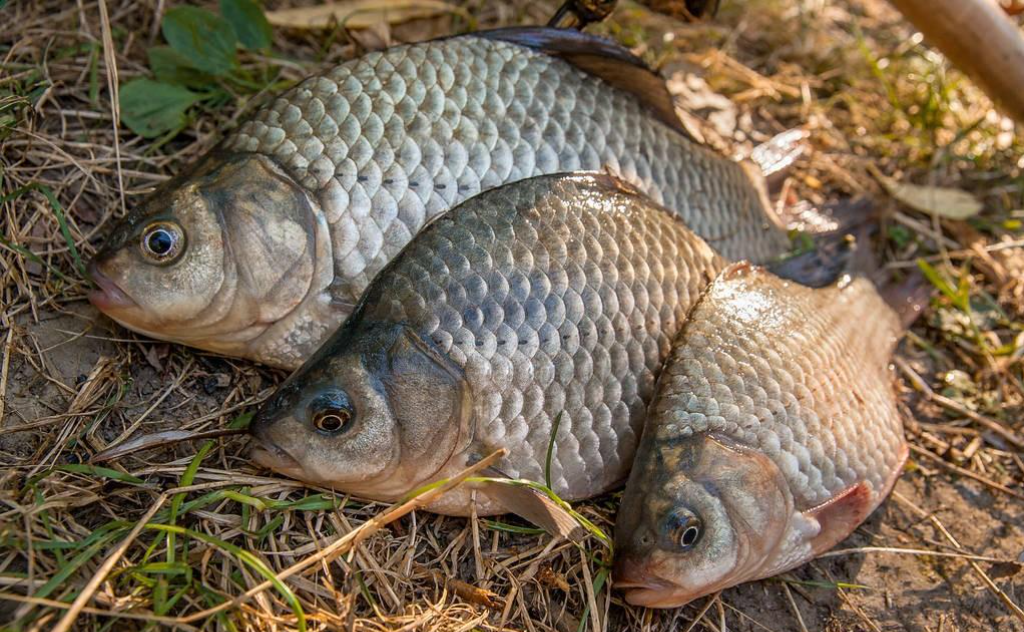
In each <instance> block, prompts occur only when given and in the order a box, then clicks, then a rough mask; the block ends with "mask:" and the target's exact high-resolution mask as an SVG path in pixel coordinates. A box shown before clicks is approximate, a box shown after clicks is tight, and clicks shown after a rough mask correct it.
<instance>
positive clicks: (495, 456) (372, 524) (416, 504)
mask: <svg viewBox="0 0 1024 632" xmlns="http://www.w3.org/2000/svg"><path fill="white" fill-rule="evenodd" d="M507 453H508V451H507V450H505V449H504V448H501V449H499V450H496V451H495V452H493V453H491V455H490V456H488V457H487V458H485V459H482V460H481V461H478V462H477V463H475V464H474V465H472V466H470V467H468V468H466V469H465V470H463V471H462V472H460V473H459V474H458V475H456V476H454V477H452V478H450V479H448V480H447V481H446V482H445V483H444V484H443V485H440V486H438V487H434V488H433V489H429V490H427V491H425V492H423V493H422V494H420V495H418V496H415V497H414V498H410V499H409V500H407V501H405V502H404V503H401V504H397V505H392V506H391V508H390V509H388V510H387V511H385V512H384V513H382V514H378V515H376V516H374V517H373V518H370V519H369V520H367V521H366V522H364V523H363V524H361V525H359V528H358V529H356V530H355V531H350V532H349V533H346V534H345V535H343V536H342V537H340V538H338V539H337V540H335V541H334V542H333V543H332V544H330V545H329V546H326V547H324V548H323V549H321V550H320V551H318V552H317V553H315V554H313V555H310V556H309V557H307V558H305V559H303V560H301V561H299V562H296V563H295V564H292V565H291V566H289V567H288V568H286V569H284V570H283V571H281V572H280V573H278V574H277V576H276V577H275V579H276V580H277V581H284V580H285V579H287V578H289V577H291V576H292V575H295V574H296V573H300V572H302V571H303V570H305V569H307V568H309V567H310V566H312V565H313V564H316V563H317V562H319V561H320V560H324V559H334V558H335V557H337V556H338V555H341V554H343V553H345V552H346V551H347V550H349V549H350V548H352V547H353V546H355V545H357V544H359V543H360V542H362V541H363V540H365V539H366V538H368V537H369V536H370V535H372V534H374V533H376V532H377V531H378V530H380V529H381V527H383V526H384V525H387V524H390V523H392V522H394V521H395V520H398V519H399V518H401V517H402V516H404V515H406V514H408V513H410V512H412V511H415V510H417V509H420V508H421V507H425V506H426V505H429V504H430V503H432V502H433V501H434V500H436V499H437V498H440V497H441V496H443V495H444V494H446V493H448V492H449V491H451V490H452V489H454V488H455V487H458V486H459V485H460V484H461V483H462V482H463V481H464V480H465V479H467V478H469V477H470V476H472V475H473V474H476V473H477V472H479V471H481V470H485V469H487V468H488V467H490V466H491V465H493V464H494V462H495V461H498V460H499V459H502V458H504V456H505V455H506V454H507ZM272 585H273V582H272V581H270V580H269V579H268V580H266V581H264V582H263V583H261V584H259V585H257V586H255V587H253V588H250V589H249V590H247V591H245V592H244V593H242V594H241V595H239V596H237V597H235V598H234V599H232V600H231V601H225V602H224V603H222V604H220V605H217V606H214V607H213V608H207V609H206V610H202V611H200V612H195V613H193V614H190V615H188V616H185V617H179V618H178V619H176V621H178V622H179V623H192V622H194V621H199V620H201V619H205V618H207V617H210V616H212V615H215V614H217V613H218V612H223V611H224V610H227V609H229V608H233V607H236V606H238V605H240V604H242V603H243V602H245V601H247V600H248V599H250V598H252V597H253V596H254V595H256V594H258V593H261V592H263V591H264V590H266V589H267V588H270V587H271V586H272Z"/></svg>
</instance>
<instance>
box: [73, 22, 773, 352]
mask: <svg viewBox="0 0 1024 632" xmlns="http://www.w3.org/2000/svg"><path fill="white" fill-rule="evenodd" d="M601 170H605V171H608V172H610V173H613V174H614V175H615V176H616V177H618V178H620V179H622V180H624V181H626V182H628V183H630V184H632V185H633V186H634V187H636V188H637V189H639V190H640V191H642V192H643V193H645V194H646V195H648V196H650V197H651V199H653V200H654V201H655V202H657V203H659V204H662V205H664V206H665V207H667V208H670V209H672V210H673V211H674V212H676V213H677V214H678V215H679V216H680V217H681V218H682V219H683V220H684V221H685V222H686V223H687V225H688V226H689V227H690V228H691V229H692V230H693V231H694V232H695V233H696V234H698V235H700V236H701V237H702V238H704V239H705V240H706V241H708V243H710V244H711V245H712V246H713V247H714V248H715V249H716V250H717V251H718V252H719V253H720V254H722V255H723V256H725V257H728V258H731V259H737V258H741V257H743V258H749V259H751V260H752V261H755V262H768V261H770V260H772V259H774V258H775V257H777V256H779V255H781V254H783V253H784V252H786V251H787V250H788V248H789V241H788V238H787V235H786V232H785V230H783V229H782V228H780V226H779V221H778V220H777V218H775V217H774V216H773V214H772V209H771V205H770V204H768V202H767V196H766V194H765V189H764V186H763V182H762V181H761V179H760V176H759V175H758V174H757V173H756V169H755V168H753V166H752V164H751V163H749V162H735V161H733V160H730V159H727V158H725V157H724V156H721V155H720V154H718V153H717V152H715V151H714V150H712V149H710V148H708V147H706V146H703V145H702V144H700V143H699V142H697V141H695V140H694V139H693V137H692V136H691V135H690V134H689V133H688V132H687V131H686V130H685V129H684V127H683V126H682V124H681V123H680V122H679V119H678V117H677V116H676V113H675V110H674V105H673V103H672V99H671V97H670V96H669V94H668V91H667V88H666V86H665V83H664V81H663V80H662V79H661V78H660V77H659V76H658V75H657V74H655V73H654V72H653V71H651V70H649V69H648V68H647V67H646V66H645V65H644V64H643V62H642V61H641V60H639V59H638V58H636V57H635V56H633V55H632V54H631V53H629V52H628V51H627V50H625V49H623V48H621V47H619V46H618V45H616V44H613V43H611V42H609V41H607V40H604V39H601V38H597V37H594V36H590V35H586V34H582V33H578V32H576V31H571V30H562V29H547V28H511V29H500V30H495V31H485V32H479V33H472V34H467V35H459V36H453V37H447V38H442V39H438V40H432V41H428V42H422V43H415V44H408V45H402V46H395V47H392V48H389V49H386V50H384V51H380V52H373V53H369V54H367V55H364V56H362V57H359V58H357V59H354V60H351V61H348V62H345V63H343V64H341V65H338V66H336V67H334V68H332V69H330V70H327V71H326V72H324V73H321V74H318V75H315V76H312V77H310V78H308V79H306V80H304V81H302V82H301V83H299V84H297V85H296V86H295V87H293V88H292V89H290V90H288V91H286V92H284V93H283V94H281V95H280V96H277V97H276V98H273V99H271V100H270V101H269V102H267V103H266V104H265V105H263V106H262V107H260V108H259V109H257V110H256V111H255V112H254V113H253V115H252V116H251V117H250V118H249V119H248V120H246V121H244V122H242V123H241V124H240V125H239V126H238V127H237V128H236V129H235V130H234V131H232V132H230V133H228V134H227V135H226V137H225V138H224V139H223V140H222V141H221V142H220V143H219V144H218V145H217V147H216V148H214V150H212V151H211V153H209V154H208V155H206V156H204V157H202V158H201V159H199V160H197V161H196V162H195V163H194V164H192V165H190V166H189V167H187V168H186V169H184V170H183V171H182V172H181V173H180V174H178V175H177V176H176V177H174V178H172V179H171V180H170V181H168V182H167V183H165V184H164V185H162V186H161V187H160V188H159V189H158V190H157V191H155V192H154V193H153V194H152V195H151V196H149V197H148V198H146V199H145V200H144V201H143V202H141V203H140V204H139V205H138V206H136V207H135V208H133V209H132V210H131V211H130V212H129V213H128V215H127V216H126V217H125V218H124V219H123V221H121V222H120V223H119V224H118V225H117V226H116V227H115V228H114V229H113V230H112V231H111V233H110V235H109V236H108V237H107V240H106V242H105V244H104V245H103V247H102V248H101V249H100V250H99V252H98V253H97V254H96V256H95V257H94V258H93V260H92V261H91V262H90V264H89V273H90V276H91V277H92V279H93V281H94V283H95V286H96V287H95V289H94V290H93V291H92V292H91V293H90V295H89V298H90V300H91V301H92V303H93V304H94V305H95V306H96V307H97V308H98V309H99V310H100V311H101V312H103V313H105V314H106V315H108V316H109V317H111V318H112V319H113V320H115V321H117V322H118V323H120V324H121V325H123V326H125V327H126V328H128V329H131V330H134V331H136V332H139V333H142V334H144V335H147V336H150V337H153V338H157V339H161V340H166V341H171V342H176V343H181V344H185V345H189V346H192V347H196V348H199V349H204V350H208V351H213V352H216V353H219V354H222V355H226V356H233V357H241V358H247V359H250V360H253V361H256V362H260V363H263V364H265V365H269V366H274V367H281V368H285V369H296V368H298V367H299V366H300V365H301V364H302V362H303V361H304V360H306V359H307V358H308V357H309V356H310V355H312V353H313V352H314V351H315V350H316V349H317V348H318V347H319V346H320V345H321V344H322V343H323V342H324V340H326V339H327V337H328V336H329V335H330V334H331V333H333V332H334V331H335V330H336V329H337V328H338V327H339V326H340V325H341V323H342V322H343V321H344V320H345V319H346V318H347V317H348V316H349V315H350V314H351V313H352V310H353V309H354V307H355V305H356V304H357V302H358V300H359V298H360V296H361V295H362V293H363V292H364V291H365V289H366V288H367V286H368V285H369V284H370V281H371V280H372V279H373V278H374V276H375V275H376V274H377V273H379V272H380V271H381V270H382V269H383V268H384V267H385V266H386V265H387V263H388V262H389V261H391V260H392V259H393V258H394V257H395V256H396V255H397V254H398V253H399V252H401V250H402V249H403V248H404V247H405V246H406V245H407V244H408V243H409V241H410V240H411V239H412V238H413V236H414V235H416V234H417V233H418V232H419V231H420V230H421V229H422V228H423V227H424V226H426V225H427V224H428V223H429V222H430V221H432V220H433V219H434V218H436V217H438V216H440V215H441V214H442V213H444V212H446V211H447V210H449V209H451V208H452V207H454V206H456V205H458V204H459V203H461V202H463V201H465V200H467V199H469V198H470V197H472V196H474V195H477V194H478V193H481V192H483V191H487V190H490V189H493V188H495V187H498V186H501V185H503V184H508V183H511V182H515V181H519V180H522V179H524V178H529V177H533V176H538V175H545V174H554V173H560V172H571V171H601Z"/></svg>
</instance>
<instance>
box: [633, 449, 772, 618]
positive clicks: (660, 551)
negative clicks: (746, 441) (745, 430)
mask: <svg viewBox="0 0 1024 632" xmlns="http://www.w3.org/2000/svg"><path fill="white" fill-rule="evenodd" d="M652 442H657V443H658V446H657V450H655V451H654V452H644V451H643V447H641V454H654V455H655V458H650V459H643V460H641V459H639V458H638V459H637V461H636V465H634V471H633V472H632V474H631V475H630V480H629V483H628V485H627V487H626V492H625V494H624V495H623V503H622V505H621V507H620V509H619V514H618V520H617V522H616V526H615V535H616V543H615V570H614V578H615V586H616V587H617V588H622V589H625V590H626V595H625V596H626V601H628V602H629V603H631V604H634V605H640V606H647V607H655V608H674V607H678V606H681V605H683V604H686V603H688V602H690V601H692V600H694V599H697V598H698V597H702V596H704V595H708V594H711V593H714V592H716V591H718V590H721V589H724V588H727V587H729V586H734V585H736V584H739V583H741V582H743V581H747V580H749V579H754V578H756V577H757V576H758V575H757V574H758V571H759V569H760V568H762V566H763V565H764V564H765V563H766V562H769V558H771V557H772V555H773V554H774V552H775V550H776V549H777V548H778V546H779V544H780V542H781V541H782V540H783V534H784V533H785V531H786V529H787V524H788V520H789V516H790V514H791V513H792V497H791V495H790V493H789V491H788V487H786V484H785V480H784V479H783V478H782V476H781V473H780V472H779V471H778V468H777V467H776V466H775V465H774V463H773V462H772V461H771V460H770V459H768V458H767V457H766V456H764V455H763V454H761V453H760V452H757V451H755V450H750V449H746V448H742V447H739V446H737V445H735V444H732V443H731V442H728V441H725V440H721V439H719V438H717V437H714V436H712V435H709V434H706V433H703V434H695V435H690V436H687V437H684V438H674V439H669V440H666V439H655V438H652V437H646V436H645V437H644V443H648V444H650V443H652Z"/></svg>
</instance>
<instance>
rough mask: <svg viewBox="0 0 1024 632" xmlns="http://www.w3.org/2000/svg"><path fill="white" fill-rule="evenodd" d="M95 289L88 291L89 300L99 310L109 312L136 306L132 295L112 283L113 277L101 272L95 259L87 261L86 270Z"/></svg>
mask: <svg viewBox="0 0 1024 632" xmlns="http://www.w3.org/2000/svg"><path fill="white" fill-rule="evenodd" d="M86 271H87V272H88V273H89V277H90V278H91V279H92V282H93V283H95V284H96V289H93V290H90V291H89V302H91V303H92V304H93V305H95V306H96V308H97V309H99V310H100V311H101V312H110V311H118V310H125V309H130V308H132V307H138V304H137V303H136V302H135V301H134V300H133V299H132V297H130V296H128V295H127V294H125V292H124V290H122V289H121V288H119V287H118V286H117V283H114V281H113V279H111V278H110V277H108V276H107V275H105V274H103V272H102V271H101V270H100V267H99V265H98V264H97V263H96V260H95V259H93V260H92V261H90V262H89V266H88V268H87V270H86Z"/></svg>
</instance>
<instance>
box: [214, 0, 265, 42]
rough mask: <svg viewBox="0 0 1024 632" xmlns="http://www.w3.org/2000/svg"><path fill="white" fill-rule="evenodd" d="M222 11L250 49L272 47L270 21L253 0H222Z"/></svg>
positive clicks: (241, 40)
mask: <svg viewBox="0 0 1024 632" xmlns="http://www.w3.org/2000/svg"><path fill="white" fill-rule="evenodd" d="M220 12H221V13H222V14H223V15H224V19H226V20H227V21H228V23H229V24H230V25H231V28H232V29H234V31H235V35H237V36H238V41H240V42H242V46H245V47H246V48H248V49H250V50H255V49H259V48H270V36H271V31H270V22H267V17H266V16H265V15H263V9H261V8H260V5H258V4H256V3H255V2H254V1H253V0H220Z"/></svg>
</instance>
